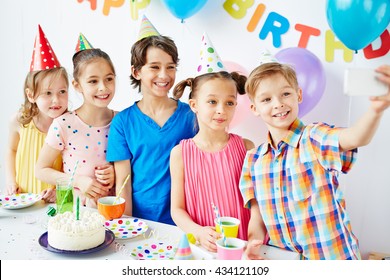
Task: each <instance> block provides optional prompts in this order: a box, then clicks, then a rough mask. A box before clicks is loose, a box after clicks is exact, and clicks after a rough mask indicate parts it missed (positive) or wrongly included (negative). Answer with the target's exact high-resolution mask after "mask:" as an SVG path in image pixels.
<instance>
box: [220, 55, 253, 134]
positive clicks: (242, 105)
mask: <svg viewBox="0 0 390 280" xmlns="http://www.w3.org/2000/svg"><path fill="white" fill-rule="evenodd" d="M223 65H224V66H225V68H226V69H227V71H228V72H238V73H240V74H241V75H244V76H248V71H247V70H246V69H245V68H244V67H243V66H241V65H240V64H238V63H236V62H232V61H223ZM250 106H251V103H250V100H249V98H248V96H247V95H246V94H244V95H240V94H238V95H237V107H236V112H235V113H234V117H233V119H232V122H231V123H230V125H229V128H233V127H235V126H237V125H238V124H240V123H242V122H243V121H245V120H246V118H247V117H248V116H249V115H250V113H251V110H250Z"/></svg>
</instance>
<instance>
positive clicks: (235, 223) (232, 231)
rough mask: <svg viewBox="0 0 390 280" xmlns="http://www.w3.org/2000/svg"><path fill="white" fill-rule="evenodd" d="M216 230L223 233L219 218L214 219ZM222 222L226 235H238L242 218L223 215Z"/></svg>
mask: <svg viewBox="0 0 390 280" xmlns="http://www.w3.org/2000/svg"><path fill="white" fill-rule="evenodd" d="M214 223H215V230H216V231H217V232H219V233H221V228H220V226H219V222H218V221H217V219H215V220H214ZM220 223H221V224H222V228H223V232H224V234H225V236H226V237H237V236H238V228H239V226H240V220H239V219H236V218H233V217H221V218H220Z"/></svg>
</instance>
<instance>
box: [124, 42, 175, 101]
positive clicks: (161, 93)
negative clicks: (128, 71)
mask: <svg viewBox="0 0 390 280" xmlns="http://www.w3.org/2000/svg"><path fill="white" fill-rule="evenodd" d="M132 75H133V77H134V78H135V79H137V80H139V81H140V82H141V91H142V94H143V95H151V96H155V97H166V96H167V94H168V91H169V90H170V89H171V88H172V86H173V84H174V83H175V78H176V63H174V61H173V59H172V57H171V56H170V55H169V54H168V53H166V52H165V51H163V50H161V49H159V48H156V47H150V48H148V50H147V53H146V63H145V65H143V66H142V68H141V69H140V70H135V69H134V68H133V67H132Z"/></svg>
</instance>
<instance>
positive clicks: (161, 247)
mask: <svg viewBox="0 0 390 280" xmlns="http://www.w3.org/2000/svg"><path fill="white" fill-rule="evenodd" d="M176 251H177V248H176V247H173V246H172V245H171V244H165V243H163V242H154V243H148V244H145V245H142V246H137V247H136V248H134V249H133V250H132V251H131V256H133V257H135V258H136V259H137V260H173V259H174V257H175V253H176Z"/></svg>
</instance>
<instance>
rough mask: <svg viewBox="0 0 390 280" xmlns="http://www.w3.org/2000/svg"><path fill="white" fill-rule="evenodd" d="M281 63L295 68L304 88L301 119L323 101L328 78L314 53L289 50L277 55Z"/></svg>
mask: <svg viewBox="0 0 390 280" xmlns="http://www.w3.org/2000/svg"><path fill="white" fill-rule="evenodd" d="M275 57H276V59H277V60H278V61H279V62H280V63H284V64H289V65H291V66H293V67H294V69H295V72H296V74H297V79H298V84H299V86H300V87H301V88H302V102H301V103H300V104H299V117H300V118H301V117H303V116H304V115H306V114H307V113H308V112H310V111H311V110H312V109H313V108H314V107H315V106H316V105H317V104H318V102H319V101H320V100H321V97H322V95H323V94H324V91H325V85H326V76H325V71H324V68H323V67H322V63H321V61H320V60H319V59H318V58H317V56H315V55H314V54H313V53H312V52H310V51H308V50H307V49H303V48H287V49H283V50H281V51H279V52H278V53H277V54H276V55H275Z"/></svg>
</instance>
